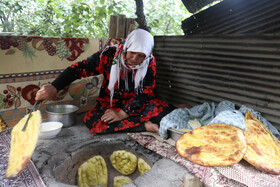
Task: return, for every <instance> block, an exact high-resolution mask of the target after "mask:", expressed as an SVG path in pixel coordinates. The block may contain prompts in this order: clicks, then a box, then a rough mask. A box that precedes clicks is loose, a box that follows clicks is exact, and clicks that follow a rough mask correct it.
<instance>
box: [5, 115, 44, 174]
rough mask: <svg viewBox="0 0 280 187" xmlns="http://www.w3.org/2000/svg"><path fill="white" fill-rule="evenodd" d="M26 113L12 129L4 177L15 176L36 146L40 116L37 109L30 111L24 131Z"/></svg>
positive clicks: (25, 163)
mask: <svg viewBox="0 0 280 187" xmlns="http://www.w3.org/2000/svg"><path fill="white" fill-rule="evenodd" d="M27 117H28V114H27V115H25V116H24V118H22V119H21V120H20V121H19V122H18V123H17V124H16V126H14V128H13V130H12V133H11V134H12V139H11V150H10V155H9V163H8V168H7V171H6V177H7V178H11V177H15V176H17V175H18V174H19V173H20V172H21V171H22V170H23V169H24V168H25V167H26V165H27V163H28V162H29V160H30V158H31V155H32V153H33V152H34V149H35V147H36V144H37V141H38V137H39V133H40V128H41V124H42V117H41V113H40V111H39V110H37V111H35V112H32V114H31V117H30V119H29V121H28V124H27V127H26V130H25V131H22V128H23V126H24V124H25V122H26V120H27Z"/></svg>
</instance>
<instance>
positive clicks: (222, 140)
mask: <svg viewBox="0 0 280 187" xmlns="http://www.w3.org/2000/svg"><path fill="white" fill-rule="evenodd" d="M245 124H246V126H247V129H246V131H244V132H243V131H242V130H241V129H239V128H237V127H234V126H231V125H225V124H212V125H207V126H203V127H200V128H197V129H194V130H192V131H190V132H187V133H185V134H184V135H182V136H181V137H180V138H179V139H178V140H177V141H176V145H175V146H176V150H177V152H178V154H179V155H180V156H182V157H184V158H186V159H188V160H190V161H192V162H194V163H196V164H199V165H202V166H229V165H234V164H236V163H238V162H239V161H240V160H241V159H242V158H244V159H245V160H246V161H247V162H249V163H250V164H252V165H253V166H255V167H256V168H257V169H259V170H261V171H265V172H268V173H270V174H277V175H279V174H280V159H279V158H280V143H279V140H278V139H277V138H276V137H275V136H274V135H273V134H272V133H271V132H270V131H269V130H268V129H267V128H266V127H265V125H263V124H262V123H261V122H260V121H259V120H258V119H257V118H255V117H254V116H253V115H252V113H250V112H249V111H247V113H246V116H245Z"/></svg>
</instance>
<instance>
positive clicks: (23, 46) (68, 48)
mask: <svg viewBox="0 0 280 187" xmlns="http://www.w3.org/2000/svg"><path fill="white" fill-rule="evenodd" d="M28 43H30V45H28ZM0 47H1V49H2V50H6V52H5V54H6V55H13V54H14V53H15V52H16V51H15V49H14V48H17V49H18V50H20V51H22V52H23V55H24V57H25V58H31V59H33V58H34V57H36V51H45V52H47V53H48V54H49V55H50V56H55V55H56V56H58V57H59V58H60V59H61V60H63V59H65V58H66V59H67V60H69V61H74V60H76V59H77V57H79V56H80V55H81V53H83V52H84V51H86V50H87V49H88V47H89V39H88V38H63V37H62V38H50V37H46V38H43V37H40V36H31V37H28V36H0Z"/></svg>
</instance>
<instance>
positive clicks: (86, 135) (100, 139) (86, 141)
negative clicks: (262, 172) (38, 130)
mask: <svg viewBox="0 0 280 187" xmlns="http://www.w3.org/2000/svg"><path fill="white" fill-rule="evenodd" d="M117 141H120V142H125V144H129V143H126V142H129V141H130V142H131V138H130V137H129V136H127V135H126V134H124V133H114V134H108V135H96V136H92V135H91V134H90V132H89V130H88V129H87V128H86V127H85V126H84V125H83V124H82V116H78V123H77V124H76V125H74V126H72V127H68V128H63V129H62V131H61V132H60V133H59V134H58V136H57V137H55V138H53V139H48V140H40V139H39V141H38V143H37V147H36V150H35V152H34V154H33V155H32V160H33V162H34V164H35V165H36V167H37V168H38V171H39V173H40V174H41V176H42V178H43V180H44V181H45V182H46V184H47V186H50V187H63V186H65V187H67V186H68V187H69V186H72V187H73V186H75V185H69V184H66V183H62V182H59V181H58V180H56V179H55V177H54V173H55V172H57V170H56V168H57V167H58V166H59V165H60V164H61V163H63V162H64V161H65V158H66V157H67V156H68V157H69V156H70V157H73V154H72V153H73V152H75V151H76V150H77V149H79V148H81V147H83V146H85V145H91V146H93V145H102V144H105V143H108V142H109V143H110V142H117ZM130 144H131V143H130ZM136 151H138V153H137V154H139V155H141V154H142V153H143V154H144V153H145V152H146V153H147V152H151V151H150V150H148V149H145V148H144V147H142V146H141V148H140V149H139V148H137V150H136ZM144 156H145V157H150V158H148V160H150V161H151V162H152V164H153V166H152V169H151V170H150V171H149V172H147V173H145V174H143V175H141V176H139V177H137V178H135V179H134V180H133V184H129V185H125V186H128V187H157V186H159V187H173V186H174V187H176V186H178V187H181V186H184V187H186V186H201V182H200V181H199V180H198V179H197V178H196V177H195V176H194V175H192V174H191V173H189V172H188V170H187V169H186V168H185V167H183V166H181V165H179V164H177V163H175V162H173V161H171V160H169V159H166V158H162V157H161V156H160V155H158V154H156V153H153V152H152V153H151V154H145V155H144ZM66 172H67V171H66ZM69 172H70V171H69ZM75 175H76V174H75ZM69 183H71V182H69ZM72 184H75V183H73V181H72ZM108 186H112V184H109V185H108Z"/></svg>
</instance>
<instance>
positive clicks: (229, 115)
mask: <svg viewBox="0 0 280 187" xmlns="http://www.w3.org/2000/svg"><path fill="white" fill-rule="evenodd" d="M217 123H222V124H226V125H232V126H235V127H239V128H240V129H242V130H243V131H245V130H246V125H245V118H244V116H243V114H242V113H241V112H239V111H238V110H232V111H230V110H226V111H221V112H220V113H219V114H218V115H217V116H216V117H215V118H214V119H213V120H212V121H210V123H209V124H208V125H211V124H217Z"/></svg>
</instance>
